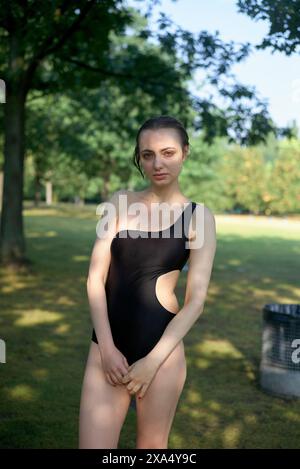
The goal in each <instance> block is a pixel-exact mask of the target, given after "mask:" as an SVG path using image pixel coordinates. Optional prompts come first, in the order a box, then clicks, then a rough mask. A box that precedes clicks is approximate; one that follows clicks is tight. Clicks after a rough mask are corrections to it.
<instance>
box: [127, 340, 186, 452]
mask: <svg viewBox="0 0 300 469" xmlns="http://www.w3.org/2000/svg"><path fill="white" fill-rule="evenodd" d="M185 379H186V360H185V353H184V344H183V341H182V340H181V341H180V342H179V344H178V345H177V346H176V348H175V349H174V350H173V352H172V353H171V354H170V355H169V356H168V358H167V359H166V360H165V361H164V363H163V364H162V365H161V366H160V368H159V369H158V371H157V373H156V375H155V377H154V378H153V380H152V382H151V384H150V386H149V387H148V389H147V391H146V394H145V395H144V397H142V399H138V397H136V410H137V441H136V448H146V449H154V448H160V449H165V448H168V438H169V432H170V429H171V425H172V422H173V418H174V415H175V411H176V408H177V404H178V401H179V397H180V395H181V392H182V390H183V386H184V383H185Z"/></svg>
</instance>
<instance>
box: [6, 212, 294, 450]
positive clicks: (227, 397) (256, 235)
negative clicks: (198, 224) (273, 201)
mask: <svg viewBox="0 0 300 469" xmlns="http://www.w3.org/2000/svg"><path fill="white" fill-rule="evenodd" d="M24 216H25V231H26V240H27V254H28V256H29V257H30V258H31V259H32V260H33V262H34V264H33V267H32V271H31V272H30V273H27V274H26V273H25V272H23V273H21V272H19V273H16V272H13V271H11V270H9V269H2V270H1V271H0V281H1V285H0V286H1V298H0V302H1V303H0V306H1V315H0V338H2V339H4V340H5V341H6V363H5V364H0V376H1V386H0V447H1V448H77V445H78V416H79V403H80V392H81V385H82V379H83V373H84V367H85V362H86V358H87V352H88V348H89V344H90V337H91V331H92V323H91V318H90V313H89V308H88V300H87V295H86V283H85V282H86V277H87V272H88V265H89V257H90V254H91V249H92V246H93V242H94V238H95V228H96V221H97V217H96V215H95V206H93V207H74V206H71V205H70V206H68V205H67V204H65V205H60V206H58V207H54V208H46V207H41V208H38V209H35V208H30V207H29V206H28V204H27V208H26V210H25V211H24ZM216 221H217V236H218V244H217V252H216V257H215V263H214V269H213V273H212V278H211V283H210V287H209V292H208V297H207V301H206V304H205V308H204V312H203V315H202V316H201V318H200V319H199V320H198V321H197V323H196V324H195V325H194V327H193V328H192V329H191V331H190V332H189V333H188V334H187V336H186V337H185V338H184V344H185V351H186V358H187V365H188V375H187V380H186V383H185V387H184V390H183V393H182V395H181V398H180V401H179V404H178V408H177V412H176V416H175V419H174V423H173V426H172V430H171V433H170V439H169V447H170V448H292V447H293V448H299V447H300V400H299V399H298V400H297V399H292V400H284V399H281V398H278V397H274V396H271V395H268V394H266V393H264V392H263V391H262V390H261V389H260V386H259V363H260V356H261V332H262V312H261V310H262V307H263V305H264V304H266V303H273V302H279V303H287V302H291V303H297V302H299V296H300V288H299V254H300V243H299V238H300V236H299V234H300V222H299V221H297V220H295V221H288V220H282V219H276V218H275V219H268V218H264V217H248V216H244V217H242V216H221V215H220V216H218V215H216ZM185 280H186V273H185V272H182V273H181V277H180V279H179V283H178V286H177V293H178V296H179V302H180V304H181V305H182V302H183V297H184V288H185ZM135 431H136V413H135V411H134V409H132V408H130V409H129V412H128V415H127V418H126V421H125V424H124V426H123V429H122V432H121V437H120V444H119V447H120V448H134V447H135Z"/></svg>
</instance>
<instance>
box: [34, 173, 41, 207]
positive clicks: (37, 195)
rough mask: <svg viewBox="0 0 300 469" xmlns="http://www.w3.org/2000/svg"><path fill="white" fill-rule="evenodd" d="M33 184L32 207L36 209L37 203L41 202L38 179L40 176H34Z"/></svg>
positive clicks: (39, 179)
mask: <svg viewBox="0 0 300 469" xmlns="http://www.w3.org/2000/svg"><path fill="white" fill-rule="evenodd" d="M34 184H35V189H34V205H35V207H38V206H39V203H40V201H41V190H42V184H41V178H40V175H39V174H38V173H36V174H35V177H34Z"/></svg>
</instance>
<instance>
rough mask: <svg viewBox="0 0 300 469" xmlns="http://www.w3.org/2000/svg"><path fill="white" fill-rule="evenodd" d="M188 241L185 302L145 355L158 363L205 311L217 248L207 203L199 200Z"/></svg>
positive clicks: (212, 216)
mask: <svg viewBox="0 0 300 469" xmlns="http://www.w3.org/2000/svg"><path fill="white" fill-rule="evenodd" d="M191 225H192V227H193V226H195V228H194V229H192V235H191V238H190V241H189V246H190V257H189V269H188V274H187V283H186V295H185V300H184V306H183V307H182V309H181V310H180V311H179V312H178V313H177V314H175V316H174V318H173V319H172V320H171V321H170V322H169V324H168V325H167V327H166V329H165V330H164V333H163V335H162V336H161V338H160V340H159V341H158V342H157V344H156V345H155V347H153V349H152V350H151V351H150V352H149V353H148V355H146V357H145V358H146V359H149V360H151V362H152V361H154V363H156V365H157V367H159V366H160V365H161V364H162V363H163V362H164V361H165V360H166V358H167V357H168V356H169V355H170V353H171V352H172V351H173V350H174V348H175V347H176V346H177V344H178V343H179V342H180V341H181V339H182V338H183V337H184V336H185V335H186V334H187V333H188V331H189V330H190V329H191V327H192V326H193V324H194V323H195V322H196V321H197V319H198V318H199V316H200V315H201V314H202V312H203V308H204V303H205V300H206V295H207V291H208V286H209V282H210V277H211V272H212V268H213V261H214V257H215V252H216V246H217V240H216V223H215V217H214V215H213V214H212V212H211V211H210V209H209V208H207V207H205V205H202V204H197V206H196V208H195V210H194V212H193V216H192V220H191Z"/></svg>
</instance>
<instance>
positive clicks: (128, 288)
mask: <svg viewBox="0 0 300 469" xmlns="http://www.w3.org/2000/svg"><path fill="white" fill-rule="evenodd" d="M195 207H196V203H195V202H190V203H188V204H187V205H186V208H185V209H184V210H183V211H182V213H181V215H180V217H179V218H178V219H177V220H176V221H175V223H173V225H172V226H170V227H168V228H166V229H165V230H160V231H156V232H153V231H152V232H150V231H141V230H131V229H129V230H121V231H119V232H117V233H116V235H115V237H114V238H113V240H112V242H111V246H110V251H111V262H110V266H109V271H108V274H107V279H106V282H105V291H106V299H107V313H108V319H109V323H110V327H111V333H112V336H113V341H114V344H115V346H116V347H117V348H118V349H119V350H120V351H121V352H122V353H123V355H125V357H126V359H127V361H128V363H129V365H131V364H132V363H133V362H135V361H136V360H138V359H140V358H142V357H144V356H146V355H147V354H148V353H149V352H150V351H151V350H152V349H153V347H154V346H155V345H156V344H157V342H158V341H159V339H160V338H161V336H162V334H163V332H164V330H165V328H166V326H167V325H168V323H169V322H170V321H171V320H172V319H173V318H174V316H175V314H176V313H172V312H171V311H168V310H167V309H166V308H165V307H164V306H162V304H161V303H160V302H159V300H158V298H157V296H156V293H155V287H156V281H157V279H158V277H159V276H160V275H163V274H166V273H167V272H170V271H172V270H177V269H178V270H180V271H181V270H182V268H183V267H184V265H185V263H186V261H187V260H188V258H189V254H190V249H189V247H188V228H189V222H190V218H191V216H192V213H193V211H194V209H195ZM92 340H93V341H94V342H96V343H98V341H97V336H96V333H95V330H94V329H93V333H92Z"/></svg>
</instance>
